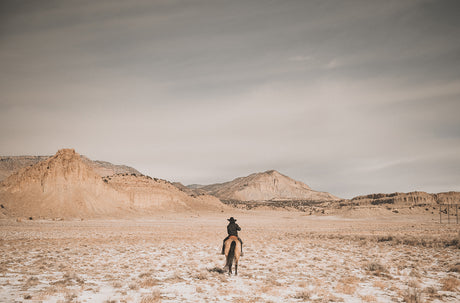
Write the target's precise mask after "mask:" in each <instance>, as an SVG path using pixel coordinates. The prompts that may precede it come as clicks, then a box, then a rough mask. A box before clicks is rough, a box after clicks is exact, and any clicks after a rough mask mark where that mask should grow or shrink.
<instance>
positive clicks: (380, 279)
mask: <svg viewBox="0 0 460 303" xmlns="http://www.w3.org/2000/svg"><path fill="white" fill-rule="evenodd" d="M229 216H235V217H236V218H237V219H238V222H237V223H239V224H240V226H241V227H242V231H241V233H240V236H241V237H242V238H243V240H244V253H245V254H244V256H243V257H242V258H241V260H240V266H239V275H238V276H229V275H228V274H227V273H222V272H221V268H222V267H223V265H224V261H225V260H224V257H223V256H221V255H220V249H221V245H222V239H223V238H224V237H225V236H226V224H227V220H226V218H228V217H229ZM0 237H1V240H0V302H144V303H146V302H229V301H232V302H460V249H459V248H460V246H459V240H460V239H459V225H456V224H450V225H447V224H442V225H441V224H439V222H438V221H437V217H436V216H403V215H397V216H396V215H395V216H392V217H386V218H361V219H360V218H340V217H333V216H323V217H316V216H305V214H303V213H298V212H274V211H271V212H268V211H267V212H262V211H259V212H239V211H238V212H236V211H235V213H232V214H218V215H201V216H191V215H185V214H182V215H175V216H173V215H168V216H163V217H161V216H159V217H158V218H149V219H142V220H141V219H139V220H91V221H44V220H43V221H35V220H33V221H22V222H16V221H14V220H0Z"/></svg>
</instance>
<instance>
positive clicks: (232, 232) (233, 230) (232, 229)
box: [222, 217, 243, 255]
mask: <svg viewBox="0 0 460 303" xmlns="http://www.w3.org/2000/svg"><path fill="white" fill-rule="evenodd" d="M227 221H229V222H230V223H228V225H227V233H228V236H227V238H225V239H224V242H223V245H222V254H224V253H225V252H224V251H225V241H227V240H228V238H230V236H235V237H237V238H238V240H239V241H240V243H241V255H243V241H242V240H241V239H240V237H238V231H239V230H241V227H239V225H238V224H236V223H235V222H236V219H235V218H233V217H231V218H230V219H227Z"/></svg>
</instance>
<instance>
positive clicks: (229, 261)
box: [225, 241, 236, 270]
mask: <svg viewBox="0 0 460 303" xmlns="http://www.w3.org/2000/svg"><path fill="white" fill-rule="evenodd" d="M235 247H236V242H235V241H232V244H231V245H230V251H229V252H228V255H227V264H225V267H228V268H229V269H230V270H231V268H232V265H233V258H235Z"/></svg>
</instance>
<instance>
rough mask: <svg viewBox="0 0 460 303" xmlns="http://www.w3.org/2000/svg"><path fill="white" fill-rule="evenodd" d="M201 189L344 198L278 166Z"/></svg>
mask: <svg viewBox="0 0 460 303" xmlns="http://www.w3.org/2000/svg"><path fill="white" fill-rule="evenodd" d="M195 187H196V186H195ZM198 189H200V190H204V191H205V192H207V193H209V194H211V195H213V196H216V197H218V198H219V199H221V200H238V201H283V200H287V201H289V200H309V201H317V202H326V201H338V200H340V198H338V197H336V196H334V195H332V194H330V193H327V192H319V191H315V190H312V189H311V188H310V187H309V186H308V185H306V184H305V183H302V182H300V181H296V180H294V179H291V178H289V177H287V176H285V175H283V174H280V173H279V172H277V171H276V170H269V171H266V172H262V173H255V174H251V175H249V176H247V177H240V178H236V179H234V180H233V181H230V182H226V183H220V184H212V185H206V186H200V187H199V188H198Z"/></svg>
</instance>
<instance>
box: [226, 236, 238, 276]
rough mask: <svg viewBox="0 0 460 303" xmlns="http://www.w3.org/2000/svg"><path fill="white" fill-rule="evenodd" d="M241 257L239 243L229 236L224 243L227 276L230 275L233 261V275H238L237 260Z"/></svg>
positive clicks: (235, 238) (236, 239)
mask: <svg viewBox="0 0 460 303" xmlns="http://www.w3.org/2000/svg"><path fill="white" fill-rule="evenodd" d="M240 256H241V243H240V241H239V240H238V238H237V237H235V236H230V237H229V238H228V239H227V241H225V257H226V262H225V267H224V268H226V267H228V274H229V275H230V274H231V273H232V264H233V260H235V275H238V260H239V259H240Z"/></svg>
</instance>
